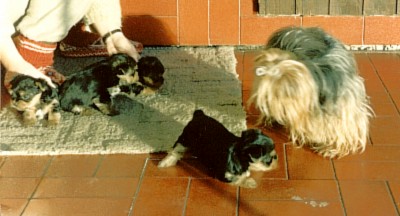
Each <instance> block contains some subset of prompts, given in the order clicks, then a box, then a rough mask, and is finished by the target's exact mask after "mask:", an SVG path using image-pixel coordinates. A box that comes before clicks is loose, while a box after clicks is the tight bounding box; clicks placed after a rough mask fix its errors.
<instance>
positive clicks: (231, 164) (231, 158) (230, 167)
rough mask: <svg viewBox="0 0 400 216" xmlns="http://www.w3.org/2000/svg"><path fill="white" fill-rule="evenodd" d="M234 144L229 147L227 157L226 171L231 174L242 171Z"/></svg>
mask: <svg viewBox="0 0 400 216" xmlns="http://www.w3.org/2000/svg"><path fill="white" fill-rule="evenodd" d="M238 153H240V152H238V151H237V149H236V145H233V146H231V147H229V149H228V157H227V171H229V172H230V173H232V174H238V173H242V170H243V166H242V163H241V160H240V155H238Z"/></svg>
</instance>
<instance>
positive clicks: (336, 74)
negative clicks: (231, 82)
mask: <svg viewBox="0 0 400 216" xmlns="http://www.w3.org/2000/svg"><path fill="white" fill-rule="evenodd" d="M255 73H256V81H255V83H254V86H253V93H252V96H251V98H250V103H254V104H255V106H256V107H257V108H258V109H259V110H260V111H261V119H260V120H261V122H262V121H265V122H267V123H271V122H277V123H279V124H281V125H284V126H285V127H286V128H287V129H288V131H289V133H290V138H291V140H292V141H293V143H294V144H295V145H298V146H300V147H301V146H304V145H306V146H309V147H310V148H311V149H313V150H314V151H316V152H318V153H319V154H321V155H323V156H324V157H330V158H333V157H342V156H345V155H348V154H351V153H357V152H363V151H364V149H365V146H366V142H367V138H368V130H369V119H370V117H371V116H372V115H373V111H372V109H371V107H370V105H369V99H368V96H367V95H366V91H365V86H364V81H363V79H362V78H361V77H360V76H359V75H358V71H357V65H356V62H355V59H354V57H353V55H352V54H351V53H350V52H348V51H347V50H346V49H345V47H344V45H343V44H342V43H341V42H339V41H338V40H337V39H335V38H333V37H332V36H330V35H328V34H327V33H326V32H324V31H323V30H322V29H320V28H315V27H313V28H301V27H288V28H284V29H281V30H279V31H277V32H276V33H274V34H273V35H272V36H271V38H270V39H269V41H268V43H267V45H266V49H265V50H263V51H262V52H261V54H260V55H259V56H258V57H256V59H255Z"/></svg>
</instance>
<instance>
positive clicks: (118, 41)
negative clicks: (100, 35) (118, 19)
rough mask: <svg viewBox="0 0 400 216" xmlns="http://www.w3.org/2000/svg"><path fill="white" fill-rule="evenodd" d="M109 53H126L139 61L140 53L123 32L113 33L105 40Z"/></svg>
mask: <svg viewBox="0 0 400 216" xmlns="http://www.w3.org/2000/svg"><path fill="white" fill-rule="evenodd" d="M105 43H106V45H107V51H108V54H110V55H112V54H117V53H126V54H128V55H129V56H131V57H132V58H133V59H135V61H139V58H140V55H139V53H138V51H137V50H136V48H135V46H133V44H132V43H131V42H130V41H129V40H128V38H126V37H125V36H124V35H123V34H122V33H121V32H118V33H115V34H112V35H111V36H110V37H108V38H107V39H106V41H105Z"/></svg>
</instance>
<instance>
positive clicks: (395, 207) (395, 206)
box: [385, 180, 400, 215]
mask: <svg viewBox="0 0 400 216" xmlns="http://www.w3.org/2000/svg"><path fill="white" fill-rule="evenodd" d="M385 185H386V190H387V191H388V193H389V195H390V198H391V200H392V202H393V205H394V209H396V212H397V215H400V210H399V208H398V207H397V205H396V199H395V198H394V196H393V192H392V189H391V187H390V184H389V182H388V181H387V180H386V181H385Z"/></svg>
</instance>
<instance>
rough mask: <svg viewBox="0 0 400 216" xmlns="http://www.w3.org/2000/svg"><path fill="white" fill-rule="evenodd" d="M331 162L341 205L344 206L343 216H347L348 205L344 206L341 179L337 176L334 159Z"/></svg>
mask: <svg viewBox="0 0 400 216" xmlns="http://www.w3.org/2000/svg"><path fill="white" fill-rule="evenodd" d="M330 161H331V165H332V169H333V175H334V178H335V182H336V186H337V188H338V192H339V197H340V203H341V204H342V208H343V215H347V210H346V205H345V204H344V199H343V193H342V188H341V187H340V183H339V179H338V177H337V175H336V168H335V163H334V162H333V160H332V159H330Z"/></svg>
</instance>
